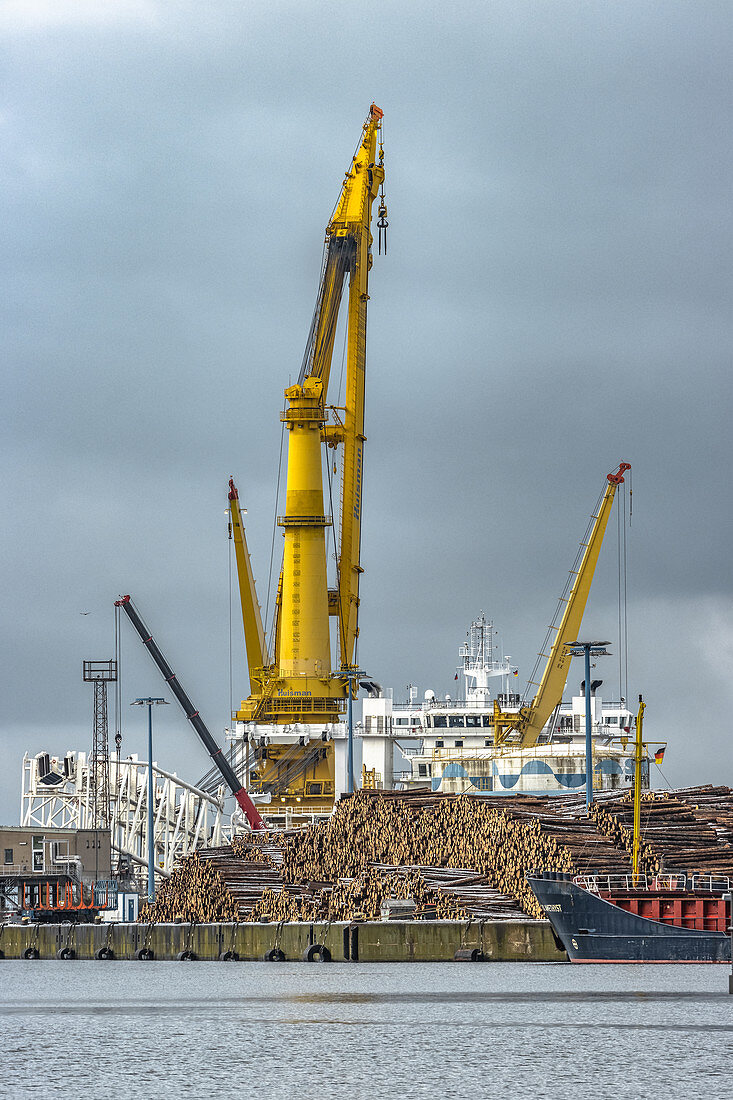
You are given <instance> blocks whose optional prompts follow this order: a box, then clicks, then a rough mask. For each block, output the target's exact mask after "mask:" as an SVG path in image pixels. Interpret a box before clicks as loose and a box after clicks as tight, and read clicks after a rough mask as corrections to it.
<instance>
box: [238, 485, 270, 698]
mask: <svg viewBox="0 0 733 1100" xmlns="http://www.w3.org/2000/svg"><path fill="white" fill-rule="evenodd" d="M229 516H230V520H229V523H230V526H229V532H230V536H231V538H232V539H233V541H234V555H235V560H236V563H237V575H238V576H239V578H240V585H239V595H240V600H241V604H242V622H243V624H244V641H245V645H246V647H247V663H248V665H249V683H250V691H252V692H254V691H255V690H257V689H258V688H259V689H261V688H262V681H263V676H264V672H265V668H266V666H267V665H268V664H269V659H268V656H267V643H266V641H265V631H264V628H263V626H262V613H261V611H260V605H259V603H258V602H257V592H256V589H255V579H254V573H253V572H252V562H251V560H250V556H249V549H248V547H247V537H246V535H245V533H244V527H243V525H242V513H241V511H240V508H239V493H238V492H237V488H236V486H235V484H234V479H233V478H231V477H230V478H229Z"/></svg>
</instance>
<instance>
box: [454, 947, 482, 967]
mask: <svg viewBox="0 0 733 1100" xmlns="http://www.w3.org/2000/svg"><path fill="white" fill-rule="evenodd" d="M453 961H454V962H459V963H460V962H464V963H480V962H483V961H484V956H483V953H482V952H481V950H480V949H479V948H478V947H459V948H458V950H457V951H456V953H455V955H454V956H453Z"/></svg>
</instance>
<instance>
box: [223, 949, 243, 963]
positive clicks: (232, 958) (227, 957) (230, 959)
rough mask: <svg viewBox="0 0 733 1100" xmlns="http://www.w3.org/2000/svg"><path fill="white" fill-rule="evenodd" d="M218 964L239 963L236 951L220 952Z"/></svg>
mask: <svg viewBox="0 0 733 1100" xmlns="http://www.w3.org/2000/svg"><path fill="white" fill-rule="evenodd" d="M219 962H223V963H237V962H239V955H238V954H237V952H236V951H222V953H221V955H220V956H219Z"/></svg>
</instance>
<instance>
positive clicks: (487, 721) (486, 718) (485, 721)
mask: <svg viewBox="0 0 733 1100" xmlns="http://www.w3.org/2000/svg"><path fill="white" fill-rule="evenodd" d="M481 725H482V726H483V727H484V729H490V728H491V715H490V714H484V715H483V716H482V718H481Z"/></svg>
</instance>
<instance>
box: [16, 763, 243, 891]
mask: <svg viewBox="0 0 733 1100" xmlns="http://www.w3.org/2000/svg"><path fill="white" fill-rule="evenodd" d="M38 755H42V754H38ZM67 759H68V760H69V761H70V764H71V768H70V771H71V774H70V775H69V777H68V778H66V777H64V776H63V772H62V768H63V759H61V760H58V759H56V758H54V759H52V760H51V765H52V769H53V771H54V772H55V773H56V774H57V775H59V776H60V777H61V778H62V779H63V782H59V783H56V784H55V785H53V786H50V785H48V784H46V783H43V782H42V781H41V779H40V775H39V769H38V763H37V761H38V756H29V755H28V753H26V754H25V756H24V757H23V787H22V794H21V804H20V824H21V826H22V827H24V828H35V827H37V828H39V829H93V828H94V799H93V798H92V790H91V766H90V764H89V762H88V760H87V756H86V753H83V752H77V753H68V754H67ZM118 763H119V769H118ZM109 767H110V793H111V822H112V823H111V842H112V848H113V851H116V852H117V853H118V854H119V855H120V856H124V857H126V858H127V859H129V860H131V861H132V862H133V863H135V864H136V865H137V866H139V867H145V868H147V865H148V859H147V852H148V836H147V833H148V823H147V816H148V815H147V802H148V796H147V782H148V764H147V761H144V760H138V759H137V757H136V756H129V757H127V759H125V760H120V761H119V762H118V760H117V757H116V756H111V757H110V762H109ZM153 789H154V791H155V795H154V816H153V839H154V843H155V863H156V867H155V870H156V873H157V874H159V875H162V876H163V877H165V878H167V877H168V876H169V875H170V873H171V871H172V870H173V865H174V863H175V862H176V860H178V859H181V858H183V857H185V856H188V855H190V854H191V853H192V852H193V851H195V850H196V849H197V848H204V847H207V846H208V845H212V846H215V847H216V846H218V845H220V844H222V843H223V833H222V817H223V812H224V788H223V787H220V788H219V789H218V791H217V792H216V794H207V793H206V791H202V790H199V788H198V787H194V786H192V785H191V784H190V783H186V782H184V780H182V779H179V778H178V776H176V775H174V774H172V773H171V772H166V771H163V769H162V768H160V767H158V765H157V764H156V763H155V762H153Z"/></svg>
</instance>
